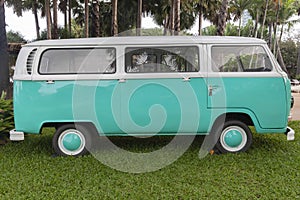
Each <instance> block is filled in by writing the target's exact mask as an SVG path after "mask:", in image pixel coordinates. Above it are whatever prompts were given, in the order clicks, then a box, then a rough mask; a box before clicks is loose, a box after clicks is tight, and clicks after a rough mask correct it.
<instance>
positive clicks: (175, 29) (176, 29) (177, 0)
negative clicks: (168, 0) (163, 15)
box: [174, 0, 180, 35]
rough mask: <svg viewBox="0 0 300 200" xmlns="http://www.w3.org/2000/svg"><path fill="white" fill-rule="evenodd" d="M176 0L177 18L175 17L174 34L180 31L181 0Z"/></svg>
mask: <svg viewBox="0 0 300 200" xmlns="http://www.w3.org/2000/svg"><path fill="white" fill-rule="evenodd" d="M174 1H175V15H174V16H175V19H174V35H179V33H180V0H174Z"/></svg>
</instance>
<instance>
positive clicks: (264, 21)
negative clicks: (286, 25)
mask: <svg viewBox="0 0 300 200" xmlns="http://www.w3.org/2000/svg"><path fill="white" fill-rule="evenodd" d="M268 7H269V0H267V1H266V8H265V12H264V18H263V22H262V25H261V34H260V38H261V39H263V38H264V28H265V23H266V18H267V13H268Z"/></svg>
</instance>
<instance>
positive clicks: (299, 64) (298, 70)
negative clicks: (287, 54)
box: [296, 47, 300, 76]
mask: <svg viewBox="0 0 300 200" xmlns="http://www.w3.org/2000/svg"><path fill="white" fill-rule="evenodd" d="M297 75H300V47H298V59H297V71H296V76H297Z"/></svg>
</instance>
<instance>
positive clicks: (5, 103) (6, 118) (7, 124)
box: [0, 93, 14, 138]
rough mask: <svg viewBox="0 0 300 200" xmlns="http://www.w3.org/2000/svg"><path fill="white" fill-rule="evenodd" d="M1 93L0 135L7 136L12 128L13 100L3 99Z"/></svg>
mask: <svg viewBox="0 0 300 200" xmlns="http://www.w3.org/2000/svg"><path fill="white" fill-rule="evenodd" d="M5 96H6V95H5V94H4V93H3V94H2V95H1V97H0V137H1V138H3V136H7V135H8V133H9V131H10V130H11V129H13V128H14V115H13V101H12V100H11V99H5Z"/></svg>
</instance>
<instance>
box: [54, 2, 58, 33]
mask: <svg viewBox="0 0 300 200" xmlns="http://www.w3.org/2000/svg"><path fill="white" fill-rule="evenodd" d="M57 9H58V5H57V0H53V38H54V39H57V38H58V30H57Z"/></svg>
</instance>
